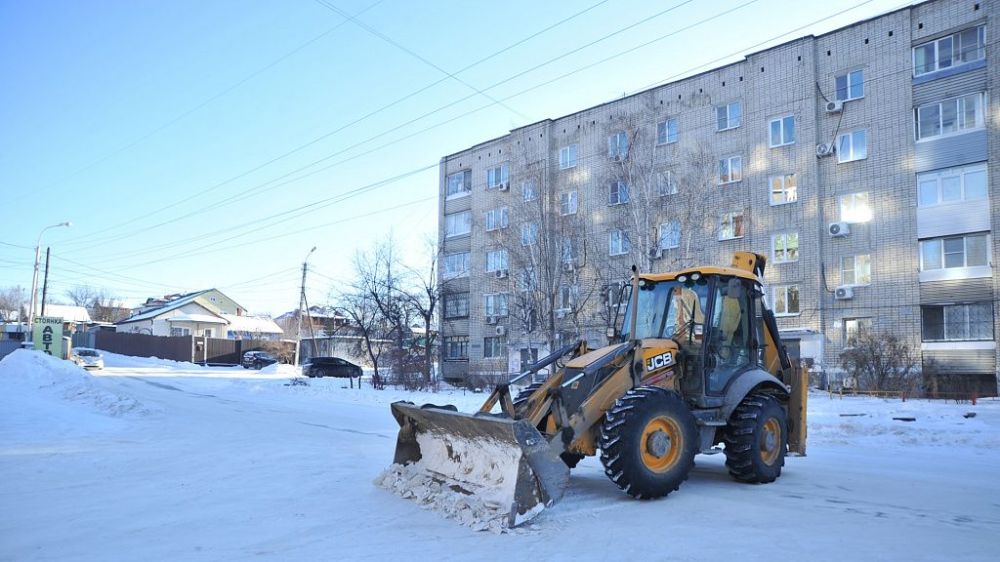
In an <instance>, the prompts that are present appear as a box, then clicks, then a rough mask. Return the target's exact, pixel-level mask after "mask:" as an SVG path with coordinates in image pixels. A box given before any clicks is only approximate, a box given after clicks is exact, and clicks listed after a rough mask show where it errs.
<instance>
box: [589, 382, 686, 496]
mask: <svg viewBox="0 0 1000 562" xmlns="http://www.w3.org/2000/svg"><path fill="white" fill-rule="evenodd" d="M697 453H698V425H697V423H696V422H695V419H694V416H693V415H692V414H691V410H689V409H688V407H687V405H686V404H685V403H684V400H683V399H682V398H681V397H680V396H679V395H677V394H676V393H674V392H669V391H667V390H664V389H662V388H657V387H652V386H643V387H639V388H635V389H632V390H630V391H628V392H626V393H625V395H624V396H622V397H621V398H619V399H618V401H617V402H615V405H614V406H613V407H612V408H611V409H610V410H608V411H607V413H606V414H605V416H604V423H603V425H602V427H601V463H602V464H603V465H604V473H605V474H607V475H608V478H610V479H611V481H612V482H614V483H615V484H616V485H618V487H619V488H621V489H622V490H624V491H625V493H626V494H628V495H630V496H632V497H634V498H638V499H653V498H660V497H663V496H665V495H667V494H669V493H670V492H673V491H674V490H676V489H677V488H678V487H680V485H681V483H682V482H684V481H685V480H687V477H688V474H689V473H690V472H691V468H692V467H693V466H694V456H695V455H696V454H697Z"/></svg>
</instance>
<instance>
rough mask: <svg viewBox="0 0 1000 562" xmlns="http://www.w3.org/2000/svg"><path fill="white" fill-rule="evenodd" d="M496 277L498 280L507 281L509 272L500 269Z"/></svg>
mask: <svg viewBox="0 0 1000 562" xmlns="http://www.w3.org/2000/svg"><path fill="white" fill-rule="evenodd" d="M496 275H497V279H506V278H507V270H506V269H498V270H497V273H496Z"/></svg>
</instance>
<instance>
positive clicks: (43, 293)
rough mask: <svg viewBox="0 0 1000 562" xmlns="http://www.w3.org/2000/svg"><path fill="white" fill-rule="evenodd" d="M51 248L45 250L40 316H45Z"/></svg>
mask: <svg viewBox="0 0 1000 562" xmlns="http://www.w3.org/2000/svg"><path fill="white" fill-rule="evenodd" d="M51 251H52V247H51V246H50V247H48V248H45V281H44V282H42V316H45V297H46V296H47V295H48V294H49V252H51Z"/></svg>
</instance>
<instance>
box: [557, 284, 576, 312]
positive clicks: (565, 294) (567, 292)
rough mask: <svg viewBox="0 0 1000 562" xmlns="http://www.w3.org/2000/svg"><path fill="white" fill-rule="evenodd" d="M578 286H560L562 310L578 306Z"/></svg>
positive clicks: (559, 303)
mask: <svg viewBox="0 0 1000 562" xmlns="http://www.w3.org/2000/svg"><path fill="white" fill-rule="evenodd" d="M576 293H577V289H576V287H574V286H572V285H562V286H560V287H559V302H558V303H557V304H558V305H559V309H560V310H572V309H573V307H574V306H576Z"/></svg>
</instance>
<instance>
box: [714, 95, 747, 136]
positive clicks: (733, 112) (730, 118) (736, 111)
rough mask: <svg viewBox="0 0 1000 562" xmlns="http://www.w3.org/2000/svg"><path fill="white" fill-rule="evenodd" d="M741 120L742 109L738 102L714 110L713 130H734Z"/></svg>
mask: <svg viewBox="0 0 1000 562" xmlns="http://www.w3.org/2000/svg"><path fill="white" fill-rule="evenodd" d="M742 120H743V108H742V106H741V105H740V102H738V101H734V102H732V103H730V104H726V105H720V106H718V107H716V108H715V124H716V125H715V128H716V130H718V131H726V130H729V129H735V128H736V127H739V126H740V122H741V121H742Z"/></svg>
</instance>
